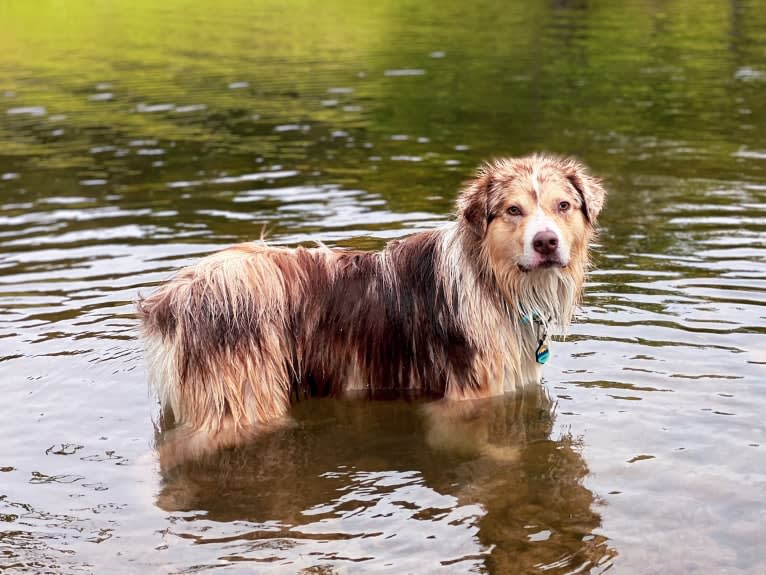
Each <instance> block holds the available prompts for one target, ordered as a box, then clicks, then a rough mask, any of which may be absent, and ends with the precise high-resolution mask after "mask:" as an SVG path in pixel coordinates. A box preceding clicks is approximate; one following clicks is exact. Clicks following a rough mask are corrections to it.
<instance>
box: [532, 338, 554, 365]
mask: <svg viewBox="0 0 766 575" xmlns="http://www.w3.org/2000/svg"><path fill="white" fill-rule="evenodd" d="M550 356H551V352H550V350H549V349H548V345H547V344H546V343H545V339H541V340H540V344H539V345H538V346H537V349H536V350H535V361H536V362H537V363H539V364H540V365H543V364H544V363H545V362H546V361H548V358H549V357H550Z"/></svg>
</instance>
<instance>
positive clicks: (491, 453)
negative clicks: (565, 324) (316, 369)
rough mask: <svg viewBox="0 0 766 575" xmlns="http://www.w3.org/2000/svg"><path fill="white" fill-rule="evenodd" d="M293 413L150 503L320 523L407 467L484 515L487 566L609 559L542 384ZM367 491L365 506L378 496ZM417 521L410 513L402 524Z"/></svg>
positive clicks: (315, 404)
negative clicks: (362, 487)
mask: <svg viewBox="0 0 766 575" xmlns="http://www.w3.org/2000/svg"><path fill="white" fill-rule="evenodd" d="M293 416H294V421H293V423H292V424H291V425H288V426H284V427H282V428H279V429H276V430H274V431H271V432H269V433H266V434H264V435H262V436H261V437H258V438H256V439H254V440H252V441H251V442H249V443H248V445H244V446H240V447H237V448H233V449H228V450H225V451H221V452H219V453H217V454H215V455H212V456H210V455H208V456H206V457H205V459H203V460H198V461H195V462H187V463H183V464H181V465H177V466H175V467H172V469H171V471H168V472H166V473H165V474H164V477H163V486H162V489H161V492H160V495H159V497H158V501H157V504H158V505H159V507H161V508H162V509H164V510H167V511H177V510H192V509H195V510H204V511H206V512H207V513H206V516H205V517H206V518H207V519H210V520H214V521H222V522H227V521H235V520H246V521H253V522H266V521H269V522H272V524H275V523H276V524H279V525H282V526H288V527H295V526H305V525H307V524H309V523H311V522H313V521H316V519H317V517H316V516H315V514H313V513H308V514H307V513H305V512H306V511H307V510H311V509H316V508H318V507H329V508H333V510H334V512H336V514H335V516H336V517H337V516H338V513H341V515H342V512H343V506H342V505H340V504H337V503H338V501H339V497H340V496H341V494H343V493H346V494H348V492H349V490H350V489H352V488H353V485H352V483H353V482H354V481H355V478H357V479H358V477H361V476H364V475H365V474H368V475H367V476H369V474H376V473H384V472H385V473H391V472H395V473H399V474H400V475H401V474H405V475H406V474H407V473H409V474H410V476H415V477H417V482H418V483H419V484H420V485H423V486H426V487H427V488H428V489H429V490H432V492H436V493H438V494H443V495H447V496H450V497H451V500H452V501H455V502H457V505H474V506H475V507H476V509H480V510H481V512H480V513H479V514H478V515H477V516H476V517H475V518H474V519H473V521H474V523H475V526H476V528H477V529H478V532H477V534H476V537H477V538H478V542H479V543H480V544H481V545H482V546H483V548H484V549H486V550H487V552H486V556H485V559H484V561H485V564H486V567H487V568H488V569H489V570H490V571H491V572H497V573H534V572H546V573H559V572H562V573H563V572H567V571H570V570H571V569H573V568H574V567H584V570H583V571H578V572H587V571H588V569H589V567H588V566H591V567H595V566H597V565H598V570H602V569H604V568H605V567H606V566H608V564H609V562H610V559H611V557H613V556H614V555H615V554H616V552H615V551H614V550H613V549H611V548H610V547H609V546H608V542H607V540H606V538H605V537H604V536H603V535H599V534H596V533H594V531H595V530H597V529H598V528H599V527H600V517H599V515H598V514H597V513H596V511H595V510H594V509H593V507H594V505H595V503H596V501H595V500H594V495H593V494H592V493H591V492H590V491H589V490H588V489H587V488H585V487H584V486H583V483H582V482H583V479H584V478H585V476H586V475H587V473H588V469H587V466H586V464H585V462H584V460H583V458H582V456H581V454H580V451H579V446H578V444H577V442H576V440H574V439H573V438H572V437H570V436H568V435H563V436H560V437H557V438H552V437H551V433H552V429H553V422H554V408H553V405H552V402H551V401H550V399H549V397H548V396H547V394H546V393H545V391H544V390H543V388H542V387H541V386H538V387H535V388H534V389H533V390H531V391H529V392H527V393H525V394H518V395H513V396H506V397H499V398H492V399H486V400H476V401H458V402H444V401H434V402H429V401H426V400H422V399H413V398H409V400H403V399H402V398H401V397H399V398H398V399H396V400H391V401H386V400H385V399H384V400H379V401H368V400H366V399H364V400H354V399H344V400H339V399H320V400H310V401H305V402H300V403H298V404H297V405H296V406H295V408H294V410H293ZM165 452H168V451H167V450H166V451H165ZM160 453H161V454H162V453H163V452H162V451H160ZM369 489H370V488H369V486H368V489H367V492H366V493H367V495H366V496H365V497H367V501H368V502H369V501H370V499H374V498H375V495H374V494H373V495H370V491H369ZM373 492H374V489H373ZM334 505H335V507H333V506H334ZM354 505H357V506H358V505H359V502H358V501H357V502H355V503H353V505H352V507H353V506H354ZM415 505H417V502H415ZM411 508H412V504H410V507H407V509H411ZM348 510H349V509H347V511H348ZM403 511H406V510H403ZM426 515H427V514H426ZM416 517H418V515H417V514H415V515H413V514H412V512H409V514H407V515H403V516H402V521H403V522H405V521H413V520H415V519H413V518H416ZM424 518H425V515H424ZM429 520H431V521H432V520H434V517H433V516H429ZM370 521H371V522H372V524H371V525H370V526H369V528H370V530H371V531H376V528H375V525H374V522H375V519H370ZM337 525H340V529H341V530H342V528H343V523H342V522H341V523H340V524H336V531H337ZM435 544H437V545H438V544H441V545H443V546H444V554H445V557H447V556H449V557H452V556H454V555H455V554H456V553H457V554H459V550H456V549H455V548H454V543H451V542H450V541H443V542H441V543H435ZM380 559H385V558H380Z"/></svg>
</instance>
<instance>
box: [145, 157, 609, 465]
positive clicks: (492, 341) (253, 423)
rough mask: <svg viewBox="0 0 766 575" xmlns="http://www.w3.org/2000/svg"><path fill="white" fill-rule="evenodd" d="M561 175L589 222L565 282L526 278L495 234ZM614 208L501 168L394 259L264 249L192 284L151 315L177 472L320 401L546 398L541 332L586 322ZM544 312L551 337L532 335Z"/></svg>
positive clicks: (250, 248)
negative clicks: (599, 219) (585, 296)
mask: <svg viewBox="0 0 766 575" xmlns="http://www.w3.org/2000/svg"><path fill="white" fill-rule="evenodd" d="M546 174H550V178H553V179H555V178H559V179H561V178H564V179H563V180H561V181H563V182H565V184H562V186H563V187H566V188H567V189H566V190H564V191H563V192H562V193H564V192H565V193H567V194H569V195H571V197H572V199H573V201H574V202H575V205H576V208H577V210H578V215H577V217H578V218H579V219H581V220H582V222H581V224H580V223H578V224H577V226H575V227H576V228H577V230H579V231H578V232H577V234H576V235H575V236H574V237H575V241H573V243H572V253H571V259H570V261H569V263H568V265H567V266H566V267H561V268H559V267H552V268H542V267H541V268H539V269H533V270H531V271H522V270H521V269H520V268H519V266H518V265H516V263H514V262H513V261H506V260H505V259H502V258H498V256H497V253H498V250H499V249H500V248H498V245H497V243H498V237H500V238H502V234H510V232H507V231H506V228H502V229H501V228H495V229H494V231H493V232H492V233H490V231H491V226H492V225H498V226H499V225H500V224H494V223H493V222H494V221H495V220H498V218H500V214H499V213H497V210H499V209H504V208H503V205H504V204H503V201H505V195H507V194H506V192H505V191H504V190H505V189H506V188H505V187H504V186H506V184H507V183H508V182H511V181H519V180H518V179H519V178H521V179H523V178H527V179H528V178H538V179H539V181H538V183H539V182H544V181H545V178H546ZM514 178H516V180H514ZM556 181H558V180H556ZM535 185H537V184H535ZM604 194H605V192H604V190H603V188H602V187H601V185H600V183H599V181H598V180H596V179H594V178H592V177H591V176H589V175H588V174H587V173H586V171H585V168H584V167H583V166H582V165H581V164H579V163H577V162H575V161H573V160H568V159H560V158H555V157H551V156H530V157H527V158H522V159H506V160H499V161H496V162H492V163H488V164H486V165H484V166H483V167H482V168H480V170H479V172H478V174H477V176H476V178H475V179H474V180H472V181H470V182H469V183H468V184H466V187H465V188H464V189H463V191H462V193H461V195H460V197H459V199H458V202H457V219H456V221H454V222H451V223H449V224H447V225H446V226H444V227H443V228H441V229H437V230H432V231H426V232H421V233H417V234H414V235H411V236H409V237H407V238H405V239H402V240H397V241H393V242H391V243H389V244H388V245H387V246H386V247H385V249H383V250H382V251H380V252H362V251H353V250H339V249H329V248H327V247H323V246H322V247H317V248H310V249H307V248H302V247H299V248H295V249H291V248H283V247H274V246H269V245H267V244H265V243H263V242H255V243H244V244H239V245H235V246H233V247H231V248H228V249H225V250H223V251H220V252H218V253H214V254H212V255H210V256H208V257H206V258H204V259H202V260H201V261H200V262H199V263H197V264H195V265H193V266H190V267H188V268H185V269H183V270H181V271H180V272H179V273H178V274H177V275H176V276H175V277H174V278H172V279H171V280H169V281H167V282H166V283H164V284H162V285H161V286H160V287H159V289H157V290H156V291H155V292H154V293H153V294H152V295H150V296H149V297H147V298H145V299H140V300H139V302H138V304H137V307H138V314H139V317H140V319H141V322H142V328H143V334H144V338H145V341H146V345H147V351H148V358H149V373H150V382H151V385H152V387H153V388H154V389H155V390H156V392H157V395H158V397H159V400H160V403H161V405H162V407H163V409H164V411H165V412H166V413H168V414H171V415H172V418H173V419H174V421H175V423H176V428H175V429H174V430H173V431H172V434H173V435H172V437H173V441H172V442H168V441H167V440H166V442H165V443H166V445H170V444H171V443H172V445H173V447H172V448H171V447H167V446H166V448H165V449H166V451H167V450H170V449H172V451H173V455H172V456H171V455H168V456H167V460H168V461H173V462H175V461H178V460H182V459H186V458H188V457H193V456H196V455H199V454H202V453H205V452H207V451H211V450H214V449H217V448H218V447H221V446H227V445H234V444H236V443H238V442H241V441H243V440H245V439H247V438H248V437H251V436H253V435H255V434H257V433H259V432H260V431H262V430H264V429H269V428H271V427H273V426H275V425H279V424H280V423H282V422H284V421H285V416H286V414H287V411H288V409H289V406H290V405H291V403H292V402H295V401H298V400H300V399H302V398H306V397H310V396H325V395H338V394H342V393H347V392H350V391H356V392H357V393H358V392H360V391H361V392H362V393H370V394H373V393H378V392H380V391H386V390H415V391H418V392H420V393H423V394H427V395H432V396H435V397H444V398H448V399H464V398H479V397H487V396H491V395H498V394H501V393H504V392H507V391H511V390H514V389H519V388H522V387H523V386H525V385H528V384H531V383H537V382H539V380H540V369H539V368H540V366H539V365H538V364H537V363H536V362H535V356H534V352H535V349H536V346H537V344H538V339H537V338H538V336H539V332H540V330H541V329H542V330H545V331H547V332H548V333H553V332H560V331H565V330H566V328H567V326H568V324H569V322H570V320H571V317H572V314H573V310H574V307H575V305H576V304H577V302H578V301H579V298H580V295H581V290H582V286H583V282H584V276H585V272H586V269H587V267H588V254H587V250H588V243H589V241H590V240H591V239H592V237H593V234H594V232H595V228H594V223H595V218H596V216H597V214H598V212H599V211H600V209H601V206H602V203H603V199H604ZM498 230H500V231H498ZM499 234H500V235H499ZM510 239H511V238H509V240H510ZM530 311H535V312H537V314H539V317H540V318H541V319H542V321H543V322H544V323H545V326H539V325H536V324H535V323H534V322H529V321H528V320H526V319H525V318H524V316H525V315H527V314H528V313H530Z"/></svg>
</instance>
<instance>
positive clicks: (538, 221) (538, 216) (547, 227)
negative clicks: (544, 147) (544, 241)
mask: <svg viewBox="0 0 766 575" xmlns="http://www.w3.org/2000/svg"><path fill="white" fill-rule="evenodd" d="M532 187H533V189H534V190H535V196H536V197H537V205H536V206H535V209H534V212H533V213H531V214H529V216H528V221H527V224H526V226H525V228H524V253H523V254H522V261H521V265H522V266H524V267H527V268H533V267H535V266H537V265H538V264H540V263H541V262H542V261H543V257H542V256H541V255H540V254H539V253H537V252H536V251H535V248H534V245H533V241H534V238H535V236H536V235H537V234H538V233H540V232H547V231H549V232H553V233H554V234H556V238H557V239H558V241H559V245H558V248H557V249H556V254H555V256H556V257H554V259H556V260H558V261H559V262H560V263H561V265H563V266H566V265H568V264H569V246H568V245H566V243H565V242H564V236H563V235H562V234H561V230H560V229H559V226H558V224H557V223H556V222H555V221H554V220H553V218H551V217H550V216H548V215H547V214H546V213H545V211H544V210H543V208H542V206H541V205H540V197H541V196H542V190H541V186H540V179H539V177H538V174H537V170H535V171H533V172H532Z"/></svg>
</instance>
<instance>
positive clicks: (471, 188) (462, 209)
mask: <svg viewBox="0 0 766 575" xmlns="http://www.w3.org/2000/svg"><path fill="white" fill-rule="evenodd" d="M491 187H492V175H491V174H490V170H489V166H488V165H485V166H482V167H481V168H479V170H478V172H477V173H476V177H475V178H474V179H473V180H470V181H468V182H467V183H466V184H465V187H464V188H463V191H462V192H461V193H460V197H459V198H458V200H457V211H458V217H459V219H460V220H462V221H463V222H464V223H465V224H466V225H467V226H468V228H469V229H470V230H471V231H472V232H473V233H474V234H476V236H477V237H478V238H479V239H480V240H481V239H484V236H485V235H486V233H487V226H488V225H489V221H490V210H489V192H490V189H491Z"/></svg>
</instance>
